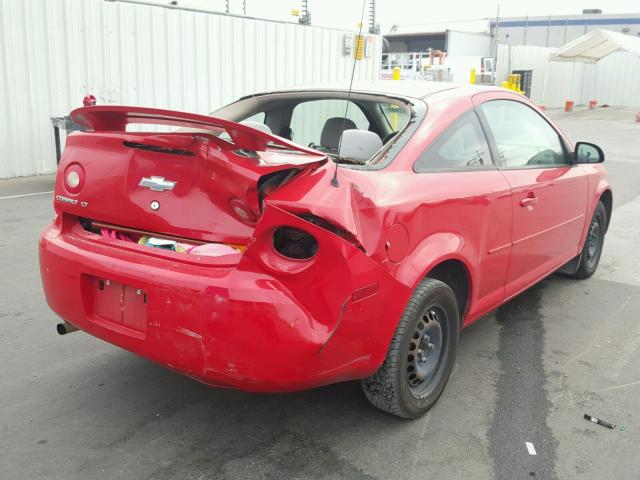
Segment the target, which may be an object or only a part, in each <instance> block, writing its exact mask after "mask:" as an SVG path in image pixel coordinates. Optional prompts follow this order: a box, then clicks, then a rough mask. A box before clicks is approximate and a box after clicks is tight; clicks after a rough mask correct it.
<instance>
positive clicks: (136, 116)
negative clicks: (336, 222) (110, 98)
mask: <svg viewBox="0 0 640 480" xmlns="http://www.w3.org/2000/svg"><path fill="white" fill-rule="evenodd" d="M71 118H72V119H73V121H74V123H75V124H76V125H79V126H80V127H83V128H87V129H90V130H93V131H94V132H125V131H126V127H127V124H130V123H144V124H151V125H172V126H176V127H187V128H198V129H201V130H211V131H212V133H214V134H219V133H221V130H224V131H226V132H227V133H228V134H229V136H230V137H231V139H232V140H233V148H234V149H246V150H253V151H258V152H261V151H265V150H266V149H267V146H268V145H269V144H276V145H279V146H282V147H285V148H287V149H289V150H295V151H298V152H302V153H306V154H310V155H317V156H319V157H326V154H324V153H322V152H319V151H318V150H314V149H312V148H307V147H303V146H302V145H298V144H297V143H294V142H291V141H289V140H286V139H285V138H282V137H278V136H277V135H272V134H270V133H267V132H264V131H262V130H257V129H255V128H251V127H249V126H247V125H243V124H242V123H237V122H232V121H230V120H224V119H222V118H215V117H209V116H207V115H198V114H195V113H186V112H177V111H174V110H164V109H160V108H145V107H126V106H121V105H101V106H92V107H82V108H77V109H75V110H74V111H72V112H71Z"/></svg>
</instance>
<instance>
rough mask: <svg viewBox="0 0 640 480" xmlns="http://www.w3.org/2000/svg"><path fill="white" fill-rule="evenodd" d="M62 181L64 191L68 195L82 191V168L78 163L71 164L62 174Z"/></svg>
mask: <svg viewBox="0 0 640 480" xmlns="http://www.w3.org/2000/svg"><path fill="white" fill-rule="evenodd" d="M62 181H63V183H64V187H65V189H66V190H67V191H68V192H70V193H78V192H79V191H80V190H82V187H83V186H84V181H85V175H84V168H82V165H80V164H79V163H72V164H71V165H69V166H68V167H67V168H66V169H65V170H64V173H63V176H62Z"/></svg>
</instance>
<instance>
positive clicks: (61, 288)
mask: <svg viewBox="0 0 640 480" xmlns="http://www.w3.org/2000/svg"><path fill="white" fill-rule="evenodd" d="M71 116H72V118H73V120H74V121H75V123H76V124H77V125H79V126H80V127H83V128H84V129H86V131H83V132H77V133H74V134H71V135H70V136H69V138H68V140H67V145H66V148H65V151H64V154H63V157H62V160H61V162H60V167H59V173H58V177H57V180H56V186H55V200H54V207H55V212H56V215H55V218H54V220H53V222H52V223H51V224H50V225H49V226H47V227H46V229H45V230H44V232H43V233H42V236H41V239H40V266H41V274H42V281H43V284H44V291H45V294H46V298H47V301H48V303H49V306H50V307H51V308H52V309H53V311H55V312H56V313H57V314H58V315H59V316H60V317H62V318H63V319H64V323H61V324H60V325H58V330H59V332H60V333H66V332H69V331H73V330H76V329H82V330H84V331H85V332H88V333H90V334H91V335H94V336H96V337H99V338H101V339H103V340H106V341H108V342H111V343H113V344H115V345H118V346H120V347H122V348H125V349H127V350H130V351H132V352H135V353H137V354H139V355H142V356H144V357H146V358H149V359H151V360H153V361H155V362H158V363H160V364H162V365H165V366H167V367H169V368H171V369H173V370H176V371H178V372H180V373H183V374H185V375H188V376H190V377H192V378H195V379H197V380H199V381H201V382H204V383H207V384H209V385H214V386H222V387H233V388H238V389H242V390H246V391H251V392H280V391H292V390H299V389H306V388H313V387H317V386H320V385H326V384H330V383H334V382H341V381H346V380H354V379H359V380H362V386H363V389H364V392H365V395H366V396H367V398H368V399H369V400H370V401H371V402H372V403H373V404H374V405H375V406H377V407H379V408H381V409H383V410H385V411H388V412H391V413H393V414H395V415H399V416H401V417H418V416H420V415H422V414H423V413H424V412H426V411H427V410H428V409H429V407H430V406H431V405H433V403H434V402H435V401H436V400H437V398H438V396H439V395H440V394H441V392H442V390H443V388H444V386H445V384H446V382H447V379H448V377H449V374H450V372H451V369H452V366H453V363H454V358H455V354H456V346H457V343H458V332H459V330H460V329H461V328H463V327H465V326H467V325H469V324H471V323H472V322H474V321H475V320H477V319H479V318H480V317H482V316H483V315H485V314H486V313H488V312H490V311H491V310H493V309H495V308H496V307H498V306H500V305H501V304H503V303H505V302H506V301H508V300H509V299H510V298H513V297H514V296H516V295H518V294H519V293H521V292H523V291H524V290H526V289H527V288H529V287H530V286H532V285H533V284H535V283H536V282H539V281H540V280H542V279H543V278H545V277H546V276H548V275H550V274H552V273H553V272H556V271H558V270H560V271H562V272H564V273H566V274H569V275H572V276H574V277H577V278H586V277H589V276H590V275H592V274H593V273H594V271H595V270H596V268H597V266H598V262H599V259H600V254H601V251H602V245H603V240H604V235H605V232H606V230H607V226H608V223H609V219H610V217H611V209H612V194H611V188H610V186H609V184H608V182H607V177H606V173H605V170H604V168H603V167H602V165H601V162H602V161H603V160H604V155H603V153H602V150H601V149H600V148H598V147H597V146H595V145H592V144H589V143H578V144H576V145H575V147H574V145H573V144H572V143H571V142H570V141H569V140H568V139H567V138H566V136H565V135H564V134H563V133H562V132H561V131H560V130H559V129H558V127H557V126H555V125H554V123H553V122H552V121H550V120H549V119H548V118H547V117H546V116H545V115H544V113H543V112H540V111H539V110H538V109H537V108H536V106H535V105H533V104H532V103H531V102H530V101H529V100H528V99H527V98H525V97H523V96H521V95H518V94H516V93H513V92H510V91H507V90H504V89H500V88H492V87H491V88H489V87H485V88H479V87H472V86H461V85H453V84H447V83H436V82H415V83H413V82H393V81H390V82H376V83H371V84H363V85H355V86H354V88H353V91H352V92H348V91H347V89H346V88H344V89H341V88H309V89H298V90H287V91H278V92H270V93H265V94H260V95H252V96H249V97H245V98H242V99H240V100H238V101H237V102H235V103H232V104H230V105H228V106H226V107H224V108H222V109H220V110H218V111H217V112H214V113H213V114H212V115H211V116H206V115H196V114H189V113H181V112H175V111H168V110H158V109H151V108H137V107H122V106H92V107H85V108H80V109H78V110H75V111H73V112H72V114H71ZM148 124H152V125H153V126H152V127H149V126H148ZM140 125H142V127H140ZM176 127H178V128H176ZM272 132H273V133H272Z"/></svg>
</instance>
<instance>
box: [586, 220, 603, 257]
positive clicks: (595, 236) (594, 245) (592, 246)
mask: <svg viewBox="0 0 640 480" xmlns="http://www.w3.org/2000/svg"><path fill="white" fill-rule="evenodd" d="M601 237H602V235H601V228H600V222H599V221H598V219H597V218H595V219H594V220H593V222H592V223H591V226H590V227H589V234H588V236H587V263H588V264H589V266H590V267H592V266H593V264H594V263H595V261H596V259H597V258H598V251H599V250H600V243H601Z"/></svg>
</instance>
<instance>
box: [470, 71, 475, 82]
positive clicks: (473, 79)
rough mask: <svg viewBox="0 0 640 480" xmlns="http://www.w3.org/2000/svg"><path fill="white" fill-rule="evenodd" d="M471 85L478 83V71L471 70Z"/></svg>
mask: <svg viewBox="0 0 640 480" xmlns="http://www.w3.org/2000/svg"><path fill="white" fill-rule="evenodd" d="M469 83H476V69H475V68H472V69H471V74H470V75H469Z"/></svg>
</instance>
